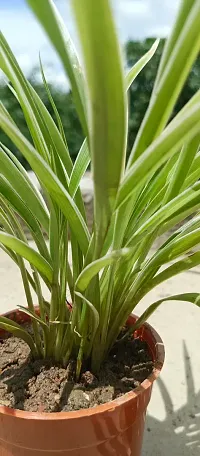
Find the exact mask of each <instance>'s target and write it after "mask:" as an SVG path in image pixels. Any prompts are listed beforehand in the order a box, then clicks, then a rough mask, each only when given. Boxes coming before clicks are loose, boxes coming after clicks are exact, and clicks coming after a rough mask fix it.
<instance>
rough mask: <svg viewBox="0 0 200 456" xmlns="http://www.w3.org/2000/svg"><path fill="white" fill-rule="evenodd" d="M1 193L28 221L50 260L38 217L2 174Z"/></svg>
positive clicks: (44, 254) (36, 239) (41, 251)
mask: <svg viewBox="0 0 200 456" xmlns="http://www.w3.org/2000/svg"><path fill="white" fill-rule="evenodd" d="M0 194H1V195H3V196H4V197H5V198H6V200H7V202H9V203H10V204H11V205H12V207H13V208H14V209H15V211H16V212H17V213H18V215H20V216H21V218H22V219H23V220H24V221H25V222H26V224H27V226H28V227H29V229H30V231H31V233H32V236H33V239H34V240H35V242H36V245H37V247H38V249H39V251H40V253H41V254H42V255H43V256H44V257H45V258H46V259H47V261H49V260H50V256H49V252H48V248H47V246H46V243H45V240H44V237H43V233H42V231H41V228H40V225H39V223H38V221H37V219H36V218H35V217H34V215H33V214H32V212H31V211H30V210H29V208H28V207H27V206H26V204H25V203H24V202H23V201H22V199H21V198H20V197H19V195H18V194H17V192H16V191H15V189H14V188H13V187H11V185H10V184H9V182H8V181H7V180H6V179H4V177H2V176H0Z"/></svg>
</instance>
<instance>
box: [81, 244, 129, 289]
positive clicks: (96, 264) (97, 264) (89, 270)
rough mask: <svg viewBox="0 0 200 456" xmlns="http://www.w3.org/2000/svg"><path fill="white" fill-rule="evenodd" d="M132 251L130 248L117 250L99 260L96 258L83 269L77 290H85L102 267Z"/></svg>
mask: <svg viewBox="0 0 200 456" xmlns="http://www.w3.org/2000/svg"><path fill="white" fill-rule="evenodd" d="M130 251H131V250H130V249H121V250H115V251H113V252H111V253H108V254H107V255H105V256H104V257H102V258H99V259H98V260H95V261H93V262H92V263H90V264H88V266H86V267H85V269H83V271H82V272H81V274H80V275H79V277H78V278H77V280H76V283H75V288H76V290H79V291H81V292H83V291H85V289H86V288H87V287H88V285H89V283H90V281H91V280H92V278H93V277H94V276H95V275H96V274H98V272H99V271H100V270H101V269H103V268H104V267H105V266H108V265H110V264H112V263H113V262H115V261H117V260H118V259H119V258H122V257H124V256H127V255H129V254H130Z"/></svg>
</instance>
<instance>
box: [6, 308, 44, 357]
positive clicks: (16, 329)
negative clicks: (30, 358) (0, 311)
mask: <svg viewBox="0 0 200 456" xmlns="http://www.w3.org/2000/svg"><path fill="white" fill-rule="evenodd" d="M0 328H1V329H3V330H4V331H8V332H9V333H11V334H13V335H14V336H15V337H19V339H22V340H24V342H26V343H27V344H28V345H29V347H30V349H31V351H32V353H33V355H36V348H35V344H34V342H33V339H32V337H31V335H30V334H29V333H28V332H27V331H25V329H23V328H22V327H21V326H20V325H18V324H17V323H15V322H14V321H13V320H10V319H9V318H7V317H3V316H0Z"/></svg>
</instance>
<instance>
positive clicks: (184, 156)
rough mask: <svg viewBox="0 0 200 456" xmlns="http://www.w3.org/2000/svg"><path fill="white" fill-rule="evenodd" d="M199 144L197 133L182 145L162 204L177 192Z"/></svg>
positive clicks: (199, 138)
mask: <svg viewBox="0 0 200 456" xmlns="http://www.w3.org/2000/svg"><path fill="white" fill-rule="evenodd" d="M199 144H200V135H199V133H198V134H197V135H196V136H195V137H194V138H193V139H192V140H191V141H190V142H189V143H188V144H185V145H184V146H183V148H182V150H181V152H180V154H179V157H178V160H177V163H176V165H175V169H174V172H173V175H172V177H171V179H170V182H169V186H168V189H167V192H166V194H165V197H164V200H163V204H165V203H167V202H168V201H170V200H172V199H173V198H175V197H176V196H177V195H178V194H179V192H180V190H181V188H182V186H183V184H184V182H185V180H186V176H187V175H188V174H189V171H190V167H191V164H192V162H193V160H194V158H195V155H196V152H197V151H198V147H199Z"/></svg>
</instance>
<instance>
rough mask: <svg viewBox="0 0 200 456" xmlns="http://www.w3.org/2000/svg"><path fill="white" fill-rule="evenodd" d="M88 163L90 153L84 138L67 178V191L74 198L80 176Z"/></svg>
mask: <svg viewBox="0 0 200 456" xmlns="http://www.w3.org/2000/svg"><path fill="white" fill-rule="evenodd" d="M89 163H90V154H89V148H88V143H87V140H86V139H85V140H84V142H83V144H82V146H81V148H80V150H79V153H78V155H77V157H76V161H75V163H74V166H73V169H72V173H71V176H70V180H69V193H70V195H71V196H72V197H73V198H74V196H75V194H76V192H77V189H78V186H79V184H80V181H81V178H82V177H83V175H84V174H85V171H86V170H87V167H88V165H89Z"/></svg>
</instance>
